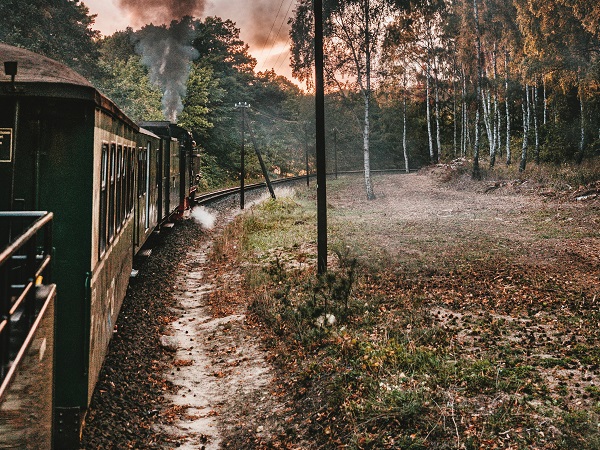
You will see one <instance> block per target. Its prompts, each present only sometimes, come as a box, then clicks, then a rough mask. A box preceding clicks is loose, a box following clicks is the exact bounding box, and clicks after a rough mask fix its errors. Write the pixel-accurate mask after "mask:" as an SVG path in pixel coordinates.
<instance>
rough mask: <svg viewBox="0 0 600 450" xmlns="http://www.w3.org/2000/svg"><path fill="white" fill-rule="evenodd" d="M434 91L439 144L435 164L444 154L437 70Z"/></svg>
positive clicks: (436, 131)
mask: <svg viewBox="0 0 600 450" xmlns="http://www.w3.org/2000/svg"><path fill="white" fill-rule="evenodd" d="M433 82H434V85H433V86H434V89H435V134H436V142H437V151H436V152H435V162H436V163H439V162H440V157H441V153H442V138H441V136H440V94H439V89H438V76H437V70H436V71H435V78H434V80H433Z"/></svg>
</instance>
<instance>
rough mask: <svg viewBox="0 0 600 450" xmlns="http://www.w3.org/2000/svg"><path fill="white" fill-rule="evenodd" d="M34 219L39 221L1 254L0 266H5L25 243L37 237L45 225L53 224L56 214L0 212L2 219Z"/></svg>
mask: <svg viewBox="0 0 600 450" xmlns="http://www.w3.org/2000/svg"><path fill="white" fill-rule="evenodd" d="M30 217H31V218H33V217H38V219H37V220H36V221H35V222H34V223H32V224H31V226H30V227H29V228H28V229H27V231H25V233H23V234H21V236H19V237H18V238H17V239H15V240H14V241H13V242H11V243H10V244H9V245H8V247H6V248H5V249H4V250H2V252H0V266H1V265H2V264H4V263H5V262H6V261H7V260H8V259H9V258H10V257H11V256H12V255H13V254H15V253H16V252H17V251H18V250H19V249H20V248H21V247H23V245H25V243H27V242H28V241H29V239H31V238H32V237H33V236H35V235H36V234H37V233H38V231H40V230H41V229H42V228H43V227H44V225H46V224H47V223H49V222H51V221H52V219H53V218H54V214H53V213H51V212H47V211H3V212H0V219H21V218H30Z"/></svg>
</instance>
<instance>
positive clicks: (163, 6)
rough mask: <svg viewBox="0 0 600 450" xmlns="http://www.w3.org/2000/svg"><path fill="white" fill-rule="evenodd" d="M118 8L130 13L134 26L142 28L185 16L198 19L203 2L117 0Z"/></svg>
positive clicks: (195, 0) (191, 0) (183, 0)
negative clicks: (149, 24)
mask: <svg viewBox="0 0 600 450" xmlns="http://www.w3.org/2000/svg"><path fill="white" fill-rule="evenodd" d="M119 6H120V7H121V8H124V9H126V10H127V11H129V12H130V13H132V14H133V20H134V21H135V22H136V24H137V25H139V26H142V25H145V24H148V23H157V24H165V23H169V22H171V20H179V19H181V18H182V17H185V16H192V17H200V16H202V14H203V13H204V6H205V0H119Z"/></svg>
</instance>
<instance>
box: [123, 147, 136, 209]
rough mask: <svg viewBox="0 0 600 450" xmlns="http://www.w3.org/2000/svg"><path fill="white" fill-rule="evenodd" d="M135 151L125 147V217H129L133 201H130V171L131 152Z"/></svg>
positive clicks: (131, 178)
mask: <svg viewBox="0 0 600 450" xmlns="http://www.w3.org/2000/svg"><path fill="white" fill-rule="evenodd" d="M134 151H135V149H134V148H131V147H127V159H126V160H125V170H126V171H127V178H126V179H127V184H126V189H125V192H127V196H126V197H125V215H126V216H127V217H129V216H130V215H131V205H132V204H133V200H132V198H131V197H132V195H131V187H132V180H133V177H132V176H131V171H132V166H133V163H132V158H133V152H134Z"/></svg>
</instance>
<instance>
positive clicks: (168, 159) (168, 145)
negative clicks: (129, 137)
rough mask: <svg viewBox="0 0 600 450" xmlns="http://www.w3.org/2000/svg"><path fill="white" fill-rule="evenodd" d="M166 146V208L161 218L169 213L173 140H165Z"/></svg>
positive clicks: (164, 176)
mask: <svg viewBox="0 0 600 450" xmlns="http://www.w3.org/2000/svg"><path fill="white" fill-rule="evenodd" d="M164 142H165V146H164V154H163V173H162V179H163V200H164V210H163V214H162V216H161V220H162V219H164V218H165V217H167V216H168V215H169V212H170V209H169V206H170V205H169V197H170V192H171V183H170V181H171V180H170V175H171V142H170V139H169V140H165V141H164Z"/></svg>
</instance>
